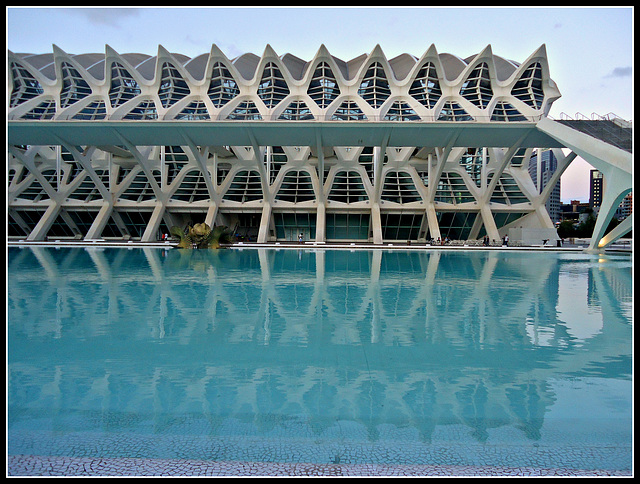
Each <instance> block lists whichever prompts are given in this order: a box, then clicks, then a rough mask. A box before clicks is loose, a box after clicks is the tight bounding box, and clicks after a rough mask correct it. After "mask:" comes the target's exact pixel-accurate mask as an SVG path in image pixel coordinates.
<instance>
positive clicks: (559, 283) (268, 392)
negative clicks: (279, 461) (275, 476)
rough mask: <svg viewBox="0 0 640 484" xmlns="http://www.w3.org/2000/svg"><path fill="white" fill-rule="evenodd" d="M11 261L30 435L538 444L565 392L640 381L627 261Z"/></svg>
mask: <svg viewBox="0 0 640 484" xmlns="http://www.w3.org/2000/svg"><path fill="white" fill-rule="evenodd" d="M8 253H9V257H8V263H9V267H8V274H9V275H8V282H9V290H8V296H7V301H8V314H9V324H8V337H9V346H8V349H9V351H8V355H9V371H8V375H9V383H8V391H9V398H8V401H9V409H10V419H9V423H10V425H12V426H13V427H14V428H17V427H19V426H20V425H26V423H25V422H27V421H28V420H29V419H33V417H34V415H35V414H39V415H42V413H46V414H48V415H50V416H51V418H52V420H53V422H54V424H53V425H54V427H55V425H58V424H59V425H60V426H62V425H63V422H64V425H69V426H71V428H74V425H75V426H77V427H78V428H76V429H75V430H78V429H79V428H80V427H81V429H82V430H89V429H93V430H96V431H116V430H117V431H127V430H131V429H146V430H148V431H150V432H152V433H166V432H171V431H178V430H179V431H180V432H185V431H186V432H194V433H200V434H203V435H212V436H213V435H221V434H223V433H225V432H226V433H233V432H235V433H236V434H242V433H243V432H248V430H246V429H248V428H251V429H253V430H252V432H258V433H260V434H262V435H267V434H269V433H273V432H275V431H276V430H278V431H279V432H284V433H286V432H287V430H286V429H288V428H289V429H291V432H294V429H297V430H295V432H299V431H302V432H307V433H308V434H309V436H311V437H313V436H314V435H317V436H319V435H327V433H330V432H331V431H332V429H334V430H335V428H336V426H337V425H338V426H339V427H340V431H341V432H343V434H342V435H343V437H345V434H344V433H345V432H347V433H348V434H349V435H352V436H358V435H360V436H361V438H362V439H363V440H366V441H369V442H375V441H376V440H377V439H379V438H380V432H381V429H383V427H384V428H389V426H392V427H393V428H395V429H404V430H403V431H405V432H409V434H411V435H415V438H416V439H418V440H420V441H422V442H427V443H428V442H431V441H432V440H433V439H434V434H435V433H436V432H437V430H438V428H441V427H442V426H447V425H462V426H464V427H465V428H467V429H468V433H469V435H471V436H472V438H473V439H474V440H475V441H477V442H485V441H487V440H488V439H489V437H490V432H491V429H495V428H500V427H510V428H513V429H517V432H518V433H520V434H521V435H522V436H524V438H525V439H527V440H530V441H538V440H539V439H540V438H541V429H542V427H543V424H544V422H545V415H546V414H548V413H549V412H550V410H551V409H552V408H553V406H554V404H555V402H556V400H557V399H558V398H561V397H560V396H559V395H557V394H556V391H555V390H554V388H555V387H554V382H556V381H562V380H567V379H569V378H581V377H597V378H601V379H606V380H623V381H626V380H629V381H630V378H631V376H630V375H631V334H632V325H631V298H632V294H631V262H630V259H629V258H625V257H605V258H601V260H598V258H594V257H592V256H588V255H584V254H576V253H571V254H555V253H527V252H517V251H505V252H499V251H464V252H463V251H459V252H458V251H437V250H435V251H391V250H389V251H384V250H377V251H364V250H353V251H348V250H340V251H329V250H327V251H324V250H290V249H287V250H266V249H265V250H262V249H247V250H222V251H213V250H212V251H188V250H169V251H162V250H159V249H131V250H123V249H99V248H95V249H94V248H88V249H58V250H54V249H50V248H28V249H27V248H23V249H14V248H10V249H8ZM72 411H73V412H80V413H82V414H84V415H86V416H87V417H86V418H84V419H81V420H73V419H70V418H68V416H69V414H70V412H72ZM11 412H13V414H12V413H11ZM187 420H188V421H189V422H191V423H190V424H189V425H190V427H189V428H188V429H187V430H185V429H186V428H187V425H186V424H185V422H186V421H187ZM55 422H58V423H57V424H56V423H55ZM231 428H233V429H235V430H230V429H231ZM240 429H244V430H240ZM300 429H302V430H300ZM335 431H336V432H337V430H335ZM398 431H400V430H398ZM345 438H346V437H345ZM354 438H356V437H354Z"/></svg>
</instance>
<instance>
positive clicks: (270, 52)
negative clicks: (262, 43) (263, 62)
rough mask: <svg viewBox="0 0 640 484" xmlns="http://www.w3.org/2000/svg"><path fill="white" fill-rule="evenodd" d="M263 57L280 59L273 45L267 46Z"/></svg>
mask: <svg viewBox="0 0 640 484" xmlns="http://www.w3.org/2000/svg"><path fill="white" fill-rule="evenodd" d="M262 57H278V54H277V53H276V51H275V50H274V49H273V47H271V44H267V46H266V47H265V48H264V52H263V54H262Z"/></svg>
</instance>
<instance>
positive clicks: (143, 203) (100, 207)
mask: <svg viewBox="0 0 640 484" xmlns="http://www.w3.org/2000/svg"><path fill="white" fill-rule="evenodd" d="M8 64H9V65H8V71H9V81H8V90H9V92H8V99H9V109H8V145H9V146H8V152H9V153H8V163H7V165H8V205H9V210H8V212H9V224H8V225H9V227H8V229H9V230H8V232H9V236H10V237H13V238H18V239H25V240H34V241H37V240H45V239H47V238H52V237H53V238H56V239H59V238H64V237H70V238H83V239H90V240H95V239H99V238H103V239H109V238H114V239H118V238H120V239H122V238H131V239H138V240H141V241H152V240H156V239H157V238H159V237H160V235H161V234H162V233H167V232H168V231H169V228H170V227H171V226H173V225H177V226H185V225H186V224H187V223H189V222H192V223H197V222H207V223H208V224H209V225H212V226H213V225H221V224H222V225H227V226H229V227H232V228H233V229H234V230H235V233H236V234H237V235H238V236H240V237H243V238H249V239H250V240H254V241H259V242H269V241H285V240H297V237H298V235H299V234H301V233H302V234H303V236H304V238H305V240H308V241H309V240H310V241H316V242H320V243H321V242H326V241H361V242H372V243H377V244H380V243H383V242H387V241H403V242H406V241H416V242H418V241H426V240H431V239H435V240H437V239H445V238H449V239H455V240H469V239H481V238H483V237H484V236H485V235H488V236H489V238H490V239H493V240H500V239H501V238H502V237H503V236H504V235H507V234H508V233H509V230H510V229H512V228H513V229H523V228H524V229H538V230H540V231H541V233H545V234H549V233H550V234H552V237H551V238H552V239H553V238H555V237H557V236H556V235H554V234H555V231H554V225H553V223H552V221H551V219H550V217H549V215H548V213H547V210H546V209H545V203H546V201H547V199H548V197H549V190H542V191H541V192H540V193H539V190H538V189H537V188H536V186H535V184H534V183H533V182H532V179H531V177H530V176H529V172H528V168H529V159H530V157H531V155H532V153H534V150H536V149H538V148H548V149H552V150H553V151H554V155H555V157H556V159H557V160H558V169H557V170H556V173H555V175H554V176H555V177H556V181H557V179H559V177H560V175H561V174H562V172H563V171H564V169H566V167H567V166H568V164H569V163H570V162H571V160H573V159H574V158H575V156H576V155H580V156H582V157H583V158H585V159H587V161H589V162H590V163H592V164H593V165H594V166H595V167H596V168H598V169H599V170H601V171H602V172H603V174H604V176H605V178H608V179H609V185H608V187H609V189H610V191H611V194H612V196H613V197H614V198H618V197H619V198H622V197H624V195H626V194H627V193H629V192H630V190H631V154H630V153H627V152H624V151H623V150H619V149H617V148H613V147H611V146H609V145H606V143H603V142H601V141H597V140H595V139H594V138H591V137H589V136H587V135H584V134H582V133H578V132H577V131H575V130H573V129H571V128H569V127H567V126H562V125H560V124H559V123H557V122H555V121H553V120H551V119H549V118H547V114H548V112H549V109H550V107H551V104H552V103H553V102H554V101H555V100H556V99H558V98H559V97H560V92H559V90H558V88H557V87H556V85H555V83H554V82H553V81H552V80H551V78H550V73H549V66H548V62H547V55H546V50H545V47H544V46H542V47H540V48H539V49H538V50H537V51H535V52H534V53H532V54H531V55H530V56H529V58H527V59H525V60H524V61H521V62H516V61H513V60H507V59H504V58H502V57H499V56H497V55H494V54H493V52H492V50H491V47H490V46H487V47H486V48H485V49H484V50H483V51H482V52H480V53H478V54H477V55H474V56H471V57H468V58H466V59H461V58H459V57H457V56H455V55H451V54H443V53H438V51H437V50H436V48H435V46H431V47H430V48H429V49H428V50H427V51H426V52H425V53H424V54H423V55H422V56H421V57H419V58H416V57H414V56H412V55H409V54H402V55H400V56H398V57H395V58H393V59H387V57H386V56H385V54H384V52H383V51H382V49H381V48H380V47H379V46H377V47H375V48H374V49H373V51H372V52H371V53H369V54H363V55H361V56H359V57H356V58H354V59H351V60H347V61H344V60H341V59H338V58H336V57H334V56H332V55H331V54H330V53H329V52H328V50H327V49H326V48H325V47H324V46H321V47H320V48H319V50H318V52H317V53H316V55H315V57H314V58H313V59H311V60H303V59H299V58H297V57H295V56H292V55H290V54H286V55H282V56H280V55H278V54H277V53H276V52H274V51H273V49H272V48H271V47H269V46H267V48H266V49H265V51H264V53H263V54H262V56H257V55H254V54H245V55H242V56H240V57H237V58H235V59H228V58H227V57H226V56H225V54H224V53H223V52H221V51H220V50H219V49H218V48H217V47H216V46H215V45H214V46H212V48H211V51H210V52H209V53H207V54H203V55H200V56H198V57H194V58H188V57H186V56H184V55H180V54H175V53H169V52H168V51H166V50H165V49H164V48H163V47H162V46H159V48H158V53H157V55H155V56H149V55H144V54H119V53H117V52H115V51H114V50H113V49H111V48H110V47H109V46H107V47H106V50H105V53H103V54H77V55H71V54H67V53H65V52H63V51H62V50H61V49H59V48H58V47H56V46H54V47H53V52H52V53H48V54H19V53H13V52H8ZM585 137H586V138H585ZM596 141H597V142H596ZM562 148H569V149H570V150H572V151H571V153H570V154H569V155H565V154H563V152H562ZM616 150H617V151H616ZM554 185H555V183H554V180H553V179H552V180H550V181H549V187H550V188H551V187H552V186H554ZM614 192H615V194H614ZM607 203H615V200H611V201H605V206H608V205H607ZM618 204H619V200H618V202H617V203H615V207H617V206H618ZM604 212H605V215H603V216H602V217H603V220H602V222H601V223H600V220H599V223H600V225H603V224H604V226H605V227H606V223H605V220H604V218H606V217H608V215H606V212H607V210H604ZM614 212H615V208H614ZM601 213H602V211H601ZM609 218H610V217H609ZM626 224H627V225H628V226H629V228H630V227H631V220H630V219H629V220H628V222H626ZM622 229H624V227H623V228H621V229H620V230H622ZM596 230H597V231H598V230H600V232H598V234H597V235H598V237H597V238H598V241H597V242H599V241H600V238H602V237H603V236H604V235H605V234H604V233H601V231H602V229H601V228H599V227H597V228H596ZM627 230H628V228H627ZM613 236H614V238H615V236H616V234H613ZM545 238H549V237H545ZM610 241H611V237H610V238H609V239H606V240H605V241H604V242H605V243H609V242H610ZM594 247H595V245H594Z"/></svg>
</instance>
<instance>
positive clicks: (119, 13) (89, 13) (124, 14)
mask: <svg viewBox="0 0 640 484" xmlns="http://www.w3.org/2000/svg"><path fill="white" fill-rule="evenodd" d="M64 10H65V11H67V12H69V13H72V14H74V15H79V16H81V17H84V18H85V19H87V20H88V21H89V22H90V23H92V24H100V25H106V26H109V27H115V28H117V29H119V28H121V25H120V24H121V21H122V20H123V19H125V18H128V17H132V16H133V17H135V16H138V15H139V14H140V9H139V8H66V9H64Z"/></svg>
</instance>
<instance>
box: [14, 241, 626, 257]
mask: <svg viewBox="0 0 640 484" xmlns="http://www.w3.org/2000/svg"><path fill="white" fill-rule="evenodd" d="M7 247H67V248H68V247H78V248H83V247H101V248H107V247H109V248H127V249H135V248H137V249H139V248H156V249H166V250H168V249H175V248H177V243H176V242H139V241H126V242H120V241H109V240H102V239H97V240H81V241H76V240H63V239H60V240H53V241H51V240H49V241H27V240H8V241H7ZM631 247H632V246H631V245H630V246H629V247H628V248H627V247H608V248H606V249H604V250H603V251H602V252H605V253H625V254H631V253H633V250H632V248H631ZM222 248H228V249H295V250H411V251H414V250H509V251H542V252H584V251H585V249H586V247H584V246H579V245H571V246H569V245H567V244H565V246H563V247H555V246H549V245H547V246H542V245H533V246H515V245H512V246H489V247H485V246H477V245H429V244H425V243H419V244H418V243H413V244H406V243H404V244H403V243H399V242H396V243H384V244H372V243H352V242H344V243H334V242H325V243H320V242H304V243H298V242H268V243H264V244H263V243H257V242H237V243H234V244H229V245H224V246H223V247H222Z"/></svg>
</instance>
